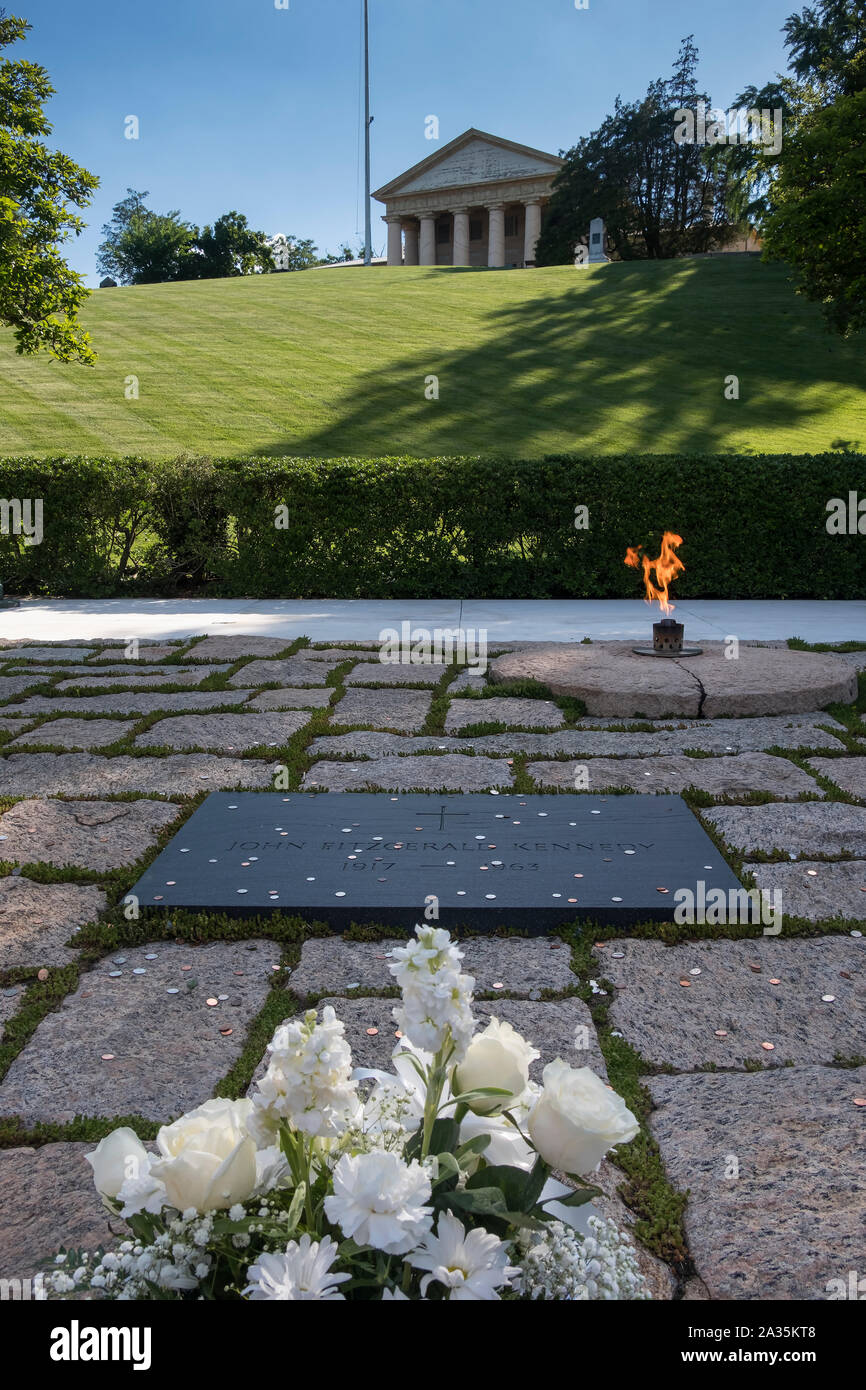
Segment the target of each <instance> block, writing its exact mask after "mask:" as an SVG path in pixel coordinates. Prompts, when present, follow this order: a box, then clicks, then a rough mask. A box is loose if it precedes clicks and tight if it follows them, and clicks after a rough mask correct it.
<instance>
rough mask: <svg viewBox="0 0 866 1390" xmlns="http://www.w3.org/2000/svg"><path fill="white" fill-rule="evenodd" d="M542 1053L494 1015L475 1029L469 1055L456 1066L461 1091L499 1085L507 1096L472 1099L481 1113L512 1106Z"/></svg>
mask: <svg viewBox="0 0 866 1390" xmlns="http://www.w3.org/2000/svg"><path fill="white" fill-rule="evenodd" d="M540 1056H541V1053H540V1052H539V1051H538V1050H537V1048H534V1047H532V1045H531V1044H530V1043H528V1042H527V1041H526V1039H525V1038H523V1037H521V1035H520V1034H519V1033H518V1032H517V1031H516V1030H515V1029H514V1028H512V1026H511V1024H510V1023H507V1022H501V1023H500V1021H499V1019H498V1018H495V1017H493V1018H491V1020H490V1022H489V1023H488V1025H487V1027H486V1028H485V1029H484V1031H483V1033H476V1034H475V1037H474V1038H473V1039H472V1041H471V1043H470V1044H469V1048H468V1050H467V1052H466V1056H465V1057H464V1058H463V1061H462V1062H461V1063H460V1066H459V1067H458V1068H457V1075H456V1084H457V1089H458V1091H461V1092H462V1091H474V1090H476V1089H478V1088H480V1087H483V1086H496V1087H497V1088H498V1089H500V1090H504V1091H508V1093H509V1094H508V1096H489V1097H488V1098H487V1099H482V1098H481V1097H479V1098H478V1100H474V1101H471V1102H470V1108H471V1109H472V1110H474V1111H476V1112H477V1113H478V1114H481V1115H491V1114H494V1113H496V1112H501V1111H503V1110H510V1109H511V1107H512V1105H513V1104H514V1103H515V1102H517V1101H519V1100H520V1097H521V1096H522V1095H523V1093H524V1091H525V1090H526V1087H527V1085H528V1084H529V1066H530V1063H531V1062H534V1061H535V1059H536V1057H540Z"/></svg>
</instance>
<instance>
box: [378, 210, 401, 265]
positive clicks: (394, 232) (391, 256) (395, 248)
mask: <svg viewBox="0 0 866 1390" xmlns="http://www.w3.org/2000/svg"><path fill="white" fill-rule="evenodd" d="M382 220H383V222H387V223H388V264H389V265H402V264H403V219H402V217H394V216H391V217H384V218H383V219H382Z"/></svg>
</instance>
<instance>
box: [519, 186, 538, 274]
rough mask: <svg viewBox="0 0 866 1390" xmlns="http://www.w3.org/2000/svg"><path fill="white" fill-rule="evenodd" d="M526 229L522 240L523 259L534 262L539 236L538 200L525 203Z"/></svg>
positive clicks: (527, 262)
mask: <svg viewBox="0 0 866 1390" xmlns="http://www.w3.org/2000/svg"><path fill="white" fill-rule="evenodd" d="M525 206H526V231H525V233H524V240H523V259H524V261H525V262H526V264H529V263H530V262H531V263H532V264H534V263H535V248H536V246H537V245H538V238H539V237H540V236H541V203H540V202H539V201H538V200H534V201H533V202H529V203H526V205H525Z"/></svg>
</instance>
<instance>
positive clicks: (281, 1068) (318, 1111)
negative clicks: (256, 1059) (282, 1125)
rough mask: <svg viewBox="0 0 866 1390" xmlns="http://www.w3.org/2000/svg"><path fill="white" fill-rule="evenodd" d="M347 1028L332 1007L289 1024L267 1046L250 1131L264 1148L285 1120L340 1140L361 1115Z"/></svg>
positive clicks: (322, 1135)
mask: <svg viewBox="0 0 866 1390" xmlns="http://www.w3.org/2000/svg"><path fill="white" fill-rule="evenodd" d="M345 1032H346V1030H345V1026H344V1024H343V1023H341V1021H340V1020H339V1019H338V1018H337V1015H336V1014H335V1013H334V1010H333V1008H332V1007H331V1006H330V1004H328V1005H327V1006H326V1007H325V1008H324V1009H323V1010H322V1021H321V1023H318V1022H317V1018H316V1011H315V1009H310V1010H309V1011H308V1012H307V1013H306V1014H305V1015H304V1017H303V1019H302V1020H295V1021H294V1022H292V1023H284V1024H282V1025H281V1027H279V1028H278V1029H277V1031H276V1032H275V1033H274V1036H273V1039H272V1041H271V1042H270V1043H269V1044H268V1051H269V1053H270V1060H269V1062H268V1069H267V1072H266V1074H265V1076H264V1077H263V1078H262V1080H261V1081H260V1082H259V1084H258V1087H257V1088H256V1092H255V1094H254V1096H253V1105H254V1110H253V1114H252V1117H251V1119H250V1129H251V1132H252V1133H253V1134H254V1136H255V1138H256V1140H257V1142H258V1144H259V1147H260V1148H264V1147H266V1146H267V1145H268V1144H270V1143H271V1142H272V1141H273V1138H274V1134H275V1133H276V1129H277V1127H278V1125H279V1122H280V1120H288V1121H289V1122H290V1123H291V1124H292V1125H293V1126H294V1127H295V1129H300V1130H302V1131H303V1132H304V1133H305V1134H310V1135H313V1136H316V1137H320V1138H327V1139H330V1138H335V1137H337V1136H338V1135H340V1134H342V1132H343V1131H344V1130H345V1129H346V1128H347V1127H348V1126H349V1125H350V1124H351V1123H352V1122H353V1121H354V1120H355V1119H356V1118H357V1117H358V1116H359V1114H360V1111H361V1105H360V1101H359V1099H358V1088H357V1084H356V1083H355V1082H354V1081H352V1079H351V1072H352V1053H351V1051H350V1049H349V1045H348V1043H347V1042H346V1038H345Z"/></svg>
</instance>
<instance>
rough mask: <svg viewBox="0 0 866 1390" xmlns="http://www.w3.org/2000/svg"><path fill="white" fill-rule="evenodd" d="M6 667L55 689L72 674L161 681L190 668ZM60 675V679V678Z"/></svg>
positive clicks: (135, 665)
mask: <svg viewBox="0 0 866 1390" xmlns="http://www.w3.org/2000/svg"><path fill="white" fill-rule="evenodd" d="M6 669H7V671H9V672H14V673H15V674H17V675H23V676H29V675H34V674H36V673H38V674H39V675H41V676H43V677H44V678H45V680H48V681H57V685H56V686H55V687H54V688H55V690H60V689H61V687H62V686H63V684H64V683H67V684H69V683H71V681H72V677H73V676H82V677H83V678H85V679H87V680H92V679H93V678H94V676H96V675H99V676H109V675H112V676H115V677H119V676H129V675H134V676H161V677H162V679H163V681H169V680H171V673H172V671H189V670H190V669H191V668H190V667H189V666H152V665H150V664H148V663H147V662H135V661H124V662H123V663H122V664H120V665H111V666H109V665H105V666H102V665H100V666H95V665H93V663H91V664H90V665H89V666H64V667H63V668H62V669H61V670H58V668H57V667H56V666H35V665H33V663H32V662H29V663H24V662H22V663H21V665H20V666H15V664H14V663H13V662H10V663H9V664H8V666H7V667H6ZM196 669H197V670H199V671H208V670H210V671H222V670H229V669H230V668H229V667H226V666H211V667H203V666H199V667H197V668H196ZM61 677H62V679H60V678H61ZM200 679H203V677H200Z"/></svg>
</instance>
